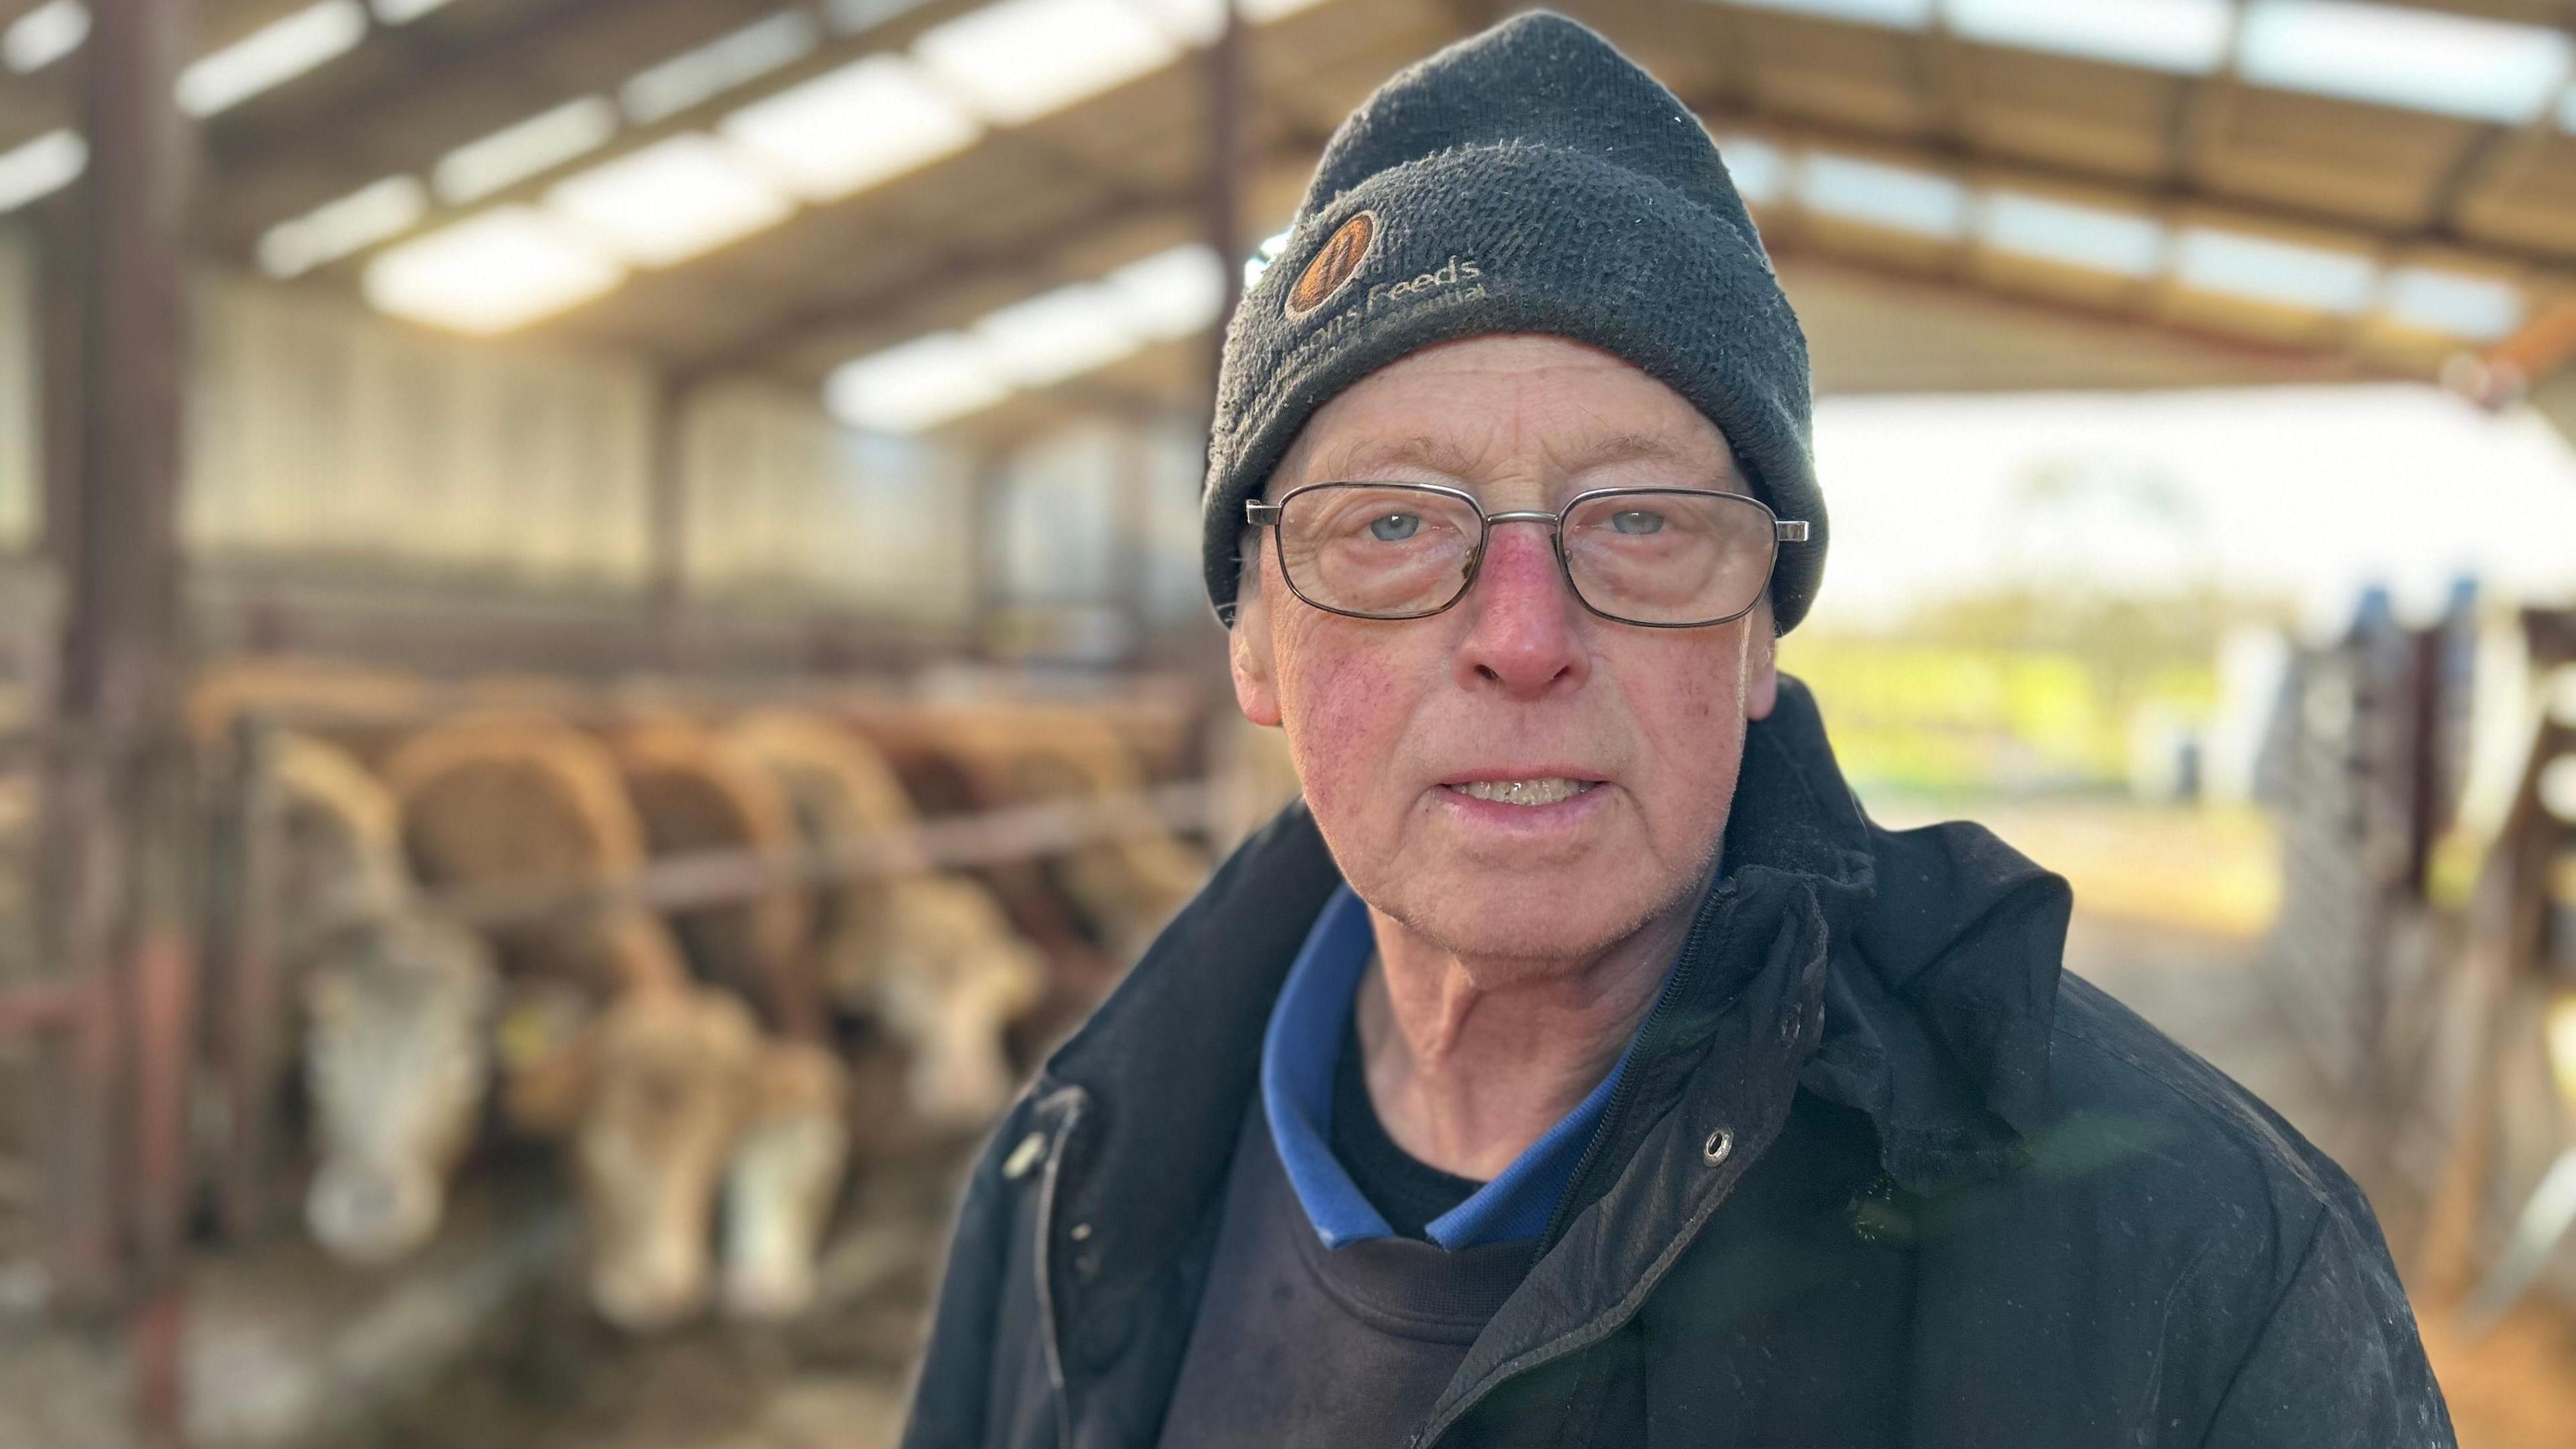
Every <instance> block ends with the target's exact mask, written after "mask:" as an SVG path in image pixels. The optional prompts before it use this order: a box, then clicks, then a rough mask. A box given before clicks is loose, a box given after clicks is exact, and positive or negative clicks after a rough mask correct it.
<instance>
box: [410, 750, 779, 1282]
mask: <svg viewBox="0 0 2576 1449" xmlns="http://www.w3.org/2000/svg"><path fill="white" fill-rule="evenodd" d="M387 774H388V776H389V777H390V778H391V780H392V782H393V784H394V787H395V789H396V791H397V793H398V794H399V795H400V797H401V799H402V801H403V812H404V834H405V838H406V841H407V843H408V845H409V848H410V854H411V857H412V859H413V861H414V862H415V863H416V865H417V867H418V869H419V870H420V872H421V874H422V876H423V877H424V878H425V879H427V880H430V881H434V882H437V883H441V884H481V885H498V884H524V883H527V882H531V881H535V882H543V881H548V880H552V881H563V882H568V883H570V882H581V881H597V880H600V879H602V878H607V877H616V876H620V875H624V874H628V873H631V872H632V871H634V870H635V869H636V868H638V867H639V866H640V865H641V864H642V863H643V861H644V858H645V841H646V834H645V828H644V825H643V823H642V822H641V821H640V820H639V819H638V818H637V815H636V813H635V810H634V807H633V805H632V804H631V803H630V802H629V800H628V797H627V795H626V792H625V784H624V779H623V777H622V776H621V773H620V771H619V768H618V764H617V761H616V759H615V757H614V756H613V755H612V754H611V753H610V752H609V751H608V749H607V748H606V747H605V746H603V745H602V744H601V743H600V742H599V741H597V740H595V739H593V738H591V737H589V736H587V735H584V734H582V733H581V732H579V731H576V730H573V729H570V728H568V727H566V726H564V725H561V724H557V723H554V722H551V721H547V720H544V719H542V718H536V717H499V716H496V717H487V718H480V719H470V720H461V721H457V722H454V723H450V724H447V725H443V726H439V727H435V728H433V729H431V730H428V731H426V732H424V733H423V734H421V735H419V736H417V737H415V738H413V739H411V740H408V741H406V742H405V743H404V744H403V745H402V746H401V747H399V748H398V749H397V750H395V752H394V754H393V757H392V760H391V762H390V763H389V765H388V767H387ZM496 938H497V940H498V941H499V942H500V944H501V946H502V949H503V952H504V959H505V961H506V962H507V963H508V964H509V966H510V967H511V968H512V976H513V978H514V980H513V982H512V988H511V989H512V995H513V996H514V998H515V1002H514V1006H513V1008H512V1010H511V1011H510V1012H509V1014H508V1017H507V1018H506V1019H505V1021H504V1022H503V1024H502V1026H501V1028H500V1030H499V1033H498V1035H499V1039H500V1042H501V1047H502V1052H503V1057H504V1067H505V1071H506V1074H507V1076H506V1085H505V1088H504V1092H505V1103H506V1106H507V1116H508V1117H509V1118H510V1120H511V1121H512V1122H513V1124H514V1125H515V1126H517V1127H518V1128H519V1129H520V1130H522V1131H528V1132H533V1133H538V1134H544V1135H552V1136H556V1137H560V1138H562V1139H563V1140H565V1142H566V1144H567V1147H568V1155H569V1157H570V1159H571V1161H572V1165H573V1173H574V1178H575V1181H576V1183H577V1185H578V1187H579V1190H580V1193H581V1198H582V1207H583V1216H584V1219H585V1221H586V1222H587V1224H588V1225H589V1228H590V1259H589V1266H588V1288H589V1296H590V1300H591V1303H592V1306H593V1307H594V1308H595V1309H596V1310H597V1311H598V1312H599V1314H600V1315H601V1317H603V1318H605V1319H607V1320H608V1321H609V1322H610V1323H612V1324H615V1325H617V1326H619V1327H621V1328H625V1329H628V1330H631V1331H637V1332H644V1331H651V1330H655V1329H659V1328H664V1327H667V1326H670V1325H672V1324H676V1323H678V1322H681V1321H683V1320H685V1319H687V1318H689V1317H691V1316H693V1315H694V1314H696V1313H697V1312H698V1311H699V1310H700V1309H701V1308H702V1307H703V1306H704V1305H705V1304H706V1302H707V1301H708V1299H709V1297H710V1296H711V1289H710V1279H711V1277H712V1274H711V1272H710V1263H709V1249H710V1246H711V1237H712V1231H713V1217H714V1211H715V1201H716V1196H717V1191H718V1186H719V1182H720V1180H721V1178H722V1175H723V1173H724V1171H725V1168H726V1165H727V1162H728V1160H729V1158H730V1156H731V1154H732V1152H733V1149H734V1147H735V1145H736V1143H737V1142H738V1141H739V1140H740V1139H741V1137H742V1135H743V1133H744V1131H745V1130H746V1128H747V1127H748V1126H749V1125H750V1123H751V1122H752V1121H753V1120H754V1115H755V1112H756V1109H757V1108H758V1106H759V1098H758V1095H757V1085H758V1082H759V1080H760V1076H761V1062H762V1056H763V1042H762V1036H761V1032H760V1030H759V1028H758V1025H757V1024H756V1023H755V1022H754V1020H753V1018H752V1014H751V1012H750V1010H749V1009H748V1008H747V1007H746V1006H745V1005H744V1004H743V1003H742V1002H741V1001H740V1000H739V999H738V998H736V997H735V996H733V995H732V994H730V993H728V992H725V991H721V990H717V989H713V988H710V987H707V986H704V985H701V984H699V983H697V982H695V981H694V980H692V978H691V977H690V975H689V972H688V969H687V965H686V962H685V960H684V957H683V953H682V951H681V948H680V946H679V944H678V943H677V941H676V940H675V939H674V938H673V937H672V935H671V932H670V930H669V929H668V927H667V926H666V925H665V923H664V922H662V921H661V920H660V919H659V918H657V917H655V916H653V915H651V914H650V913H648V912H644V911H641V910H637V909H634V908H632V907H623V906H613V907H607V908H602V909H596V910H591V911H587V912H580V913H574V914H571V915H567V916H559V917H554V918H550V919H548V920H546V921H543V922H540V923H536V924H531V925H524V926H519V927H514V928H512V929H509V930H507V931H502V932H499V933H497V937H496Z"/></svg>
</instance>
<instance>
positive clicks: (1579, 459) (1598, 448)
mask: <svg viewBox="0 0 2576 1449" xmlns="http://www.w3.org/2000/svg"><path fill="white" fill-rule="evenodd" d="M1720 452H1721V454H1722V456H1723V457H1724V459H1725V462H1726V476H1727V477H1730V478H1733V477H1736V476H1737V473H1738V470H1737V468H1736V466H1735V452H1734V450H1733V449H1731V448H1728V449H1721V450H1720ZM1559 461H1560V462H1561V463H1563V464H1564V465H1565V466H1567V467H1570V468H1584V469H1588V468H1607V467H1614V466H1616V465H1618V464H1621V463H1679V464H1683V465H1686V466H1693V467H1696V466H1698V465H1699V464H1701V463H1702V462H1704V461H1705V459H1704V456H1703V455H1702V453H1701V452H1700V450H1699V449H1697V448H1682V447H1676V446H1674V444H1673V442H1672V440H1671V439H1669V438H1660V437H1656V436H1654V435H1652V434H1649V433H1613V434H1611V435H1610V436H1609V437H1606V438H1603V439H1601V440H1600V441H1599V442H1596V443H1592V444H1590V445H1588V446H1585V447H1581V448H1571V449H1568V450H1566V451H1565V452H1564V453H1563V454H1562V455H1560V458H1559Z"/></svg>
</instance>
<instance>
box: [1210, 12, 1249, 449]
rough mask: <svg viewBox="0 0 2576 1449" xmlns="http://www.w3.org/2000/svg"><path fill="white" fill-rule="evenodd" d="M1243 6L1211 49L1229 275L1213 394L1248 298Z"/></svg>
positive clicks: (1213, 133) (1214, 149)
mask: <svg viewBox="0 0 2576 1449" xmlns="http://www.w3.org/2000/svg"><path fill="white" fill-rule="evenodd" d="M1247 39H1248V37H1247V36H1246V34H1245V27H1244V24H1243V12H1242V7H1241V6H1240V5H1239V4H1238V3H1236V0H1226V6H1225V26H1224V28H1223V29H1221V30H1219V31H1218V32H1217V36H1216V43H1215V44H1213V45H1211V46H1209V47H1208V53H1207V90H1208V96H1207V108H1208V109H1207V117H1208V147H1207V221H1206V227H1207V243H1208V245H1209V246H1210V247H1212V248H1214V249H1215V250H1216V259H1217V265H1218V266H1219V267H1220V268H1221V269H1222V270H1223V271H1224V274H1225V306H1224V307H1223V308H1222V309H1220V310H1219V311H1218V313H1217V326H1216V332H1215V335H1214V336H1213V337H1212V338H1211V339H1210V340H1209V343H1208V396H1210V397H1211V398H1213V397H1214V396H1215V395H1216V376H1217V368H1218V364H1219V362H1220V361H1221V360H1222V358H1223V356H1224V352H1225V327H1226V323H1227V322H1228V321H1229V320H1230V319H1231V318H1232V317H1233V316H1234V308H1235V304H1236V303H1238V302H1240V301H1242V300H1243V160H1244V157H1245V156H1246V155H1247V154H1248V153H1249V148H1248V147H1247V146H1246V145H1245V139H1246V137H1247V136H1248V135H1249V133H1250V131H1251V122H1252V119H1253V117H1252V100H1253V97H1252V86H1251V74H1252V72H1251V68H1250V66H1249V65H1247V64H1246V56H1245V49H1246V42H1247Z"/></svg>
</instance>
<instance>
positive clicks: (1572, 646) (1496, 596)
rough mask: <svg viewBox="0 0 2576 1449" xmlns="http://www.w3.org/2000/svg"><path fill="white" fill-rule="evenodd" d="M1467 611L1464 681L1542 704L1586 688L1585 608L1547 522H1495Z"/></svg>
mask: <svg viewBox="0 0 2576 1449" xmlns="http://www.w3.org/2000/svg"><path fill="white" fill-rule="evenodd" d="M1461 606H1462V607H1463V608H1465V609H1467V610H1468V611H1469V618H1470V620H1471V622H1470V624H1469V626H1468V630H1467V636H1466V639H1465V641H1464V642H1463V643H1462V645H1461V646H1460V648H1459V650H1458V671H1459V682H1460V683H1461V684H1465V685H1468V686H1470V687H1473V686H1476V685H1480V684H1499V685H1501V686H1502V687H1503V691H1504V692H1505V693H1506V694H1509V695H1510V696H1511V697H1513V698H1515V699H1539V698H1542V697H1544V696H1546V695H1548V694H1550V693H1552V692H1554V691H1557V690H1562V689H1571V688H1573V687H1575V686H1576V685H1579V684H1581V683H1582V681H1583V677H1584V675H1585V674H1586V673H1587V672H1588V671H1589V668H1590V666H1589V662H1588V656H1587V655H1586V654H1585V652H1584V648H1583V637H1582V633H1581V626H1580V622H1579V620H1578V619H1577V617H1576V616H1577V615H1579V614H1580V613H1581V612H1582V611H1583V605H1582V602H1581V601H1580V600H1578V599H1576V598H1575V597H1574V592H1573V590H1572V589H1570V588H1568V587H1567V586H1566V582H1565V575H1564V573H1563V571H1562V570H1560V569H1559V568H1558V567H1557V562H1556V546H1555V539H1554V537H1553V535H1552V534H1550V532H1549V531H1548V529H1547V527H1546V526H1545V525H1543V524H1532V523H1498V524H1495V525H1493V527H1492V531H1491V532H1490V533H1488V534H1487V536H1486V539H1485V559H1484V563H1483V564H1482V565H1481V566H1480V567H1479V568H1478V569H1477V571H1476V584H1475V587H1474V588H1472V589H1470V590H1469V591H1468V594H1467V597H1466V599H1465V600H1464V601H1462V605H1461Z"/></svg>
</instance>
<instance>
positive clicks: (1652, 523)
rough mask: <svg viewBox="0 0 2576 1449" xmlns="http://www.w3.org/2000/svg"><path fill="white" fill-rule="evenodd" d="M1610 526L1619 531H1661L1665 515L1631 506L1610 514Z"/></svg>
mask: <svg viewBox="0 0 2576 1449" xmlns="http://www.w3.org/2000/svg"><path fill="white" fill-rule="evenodd" d="M1610 527H1611V529H1612V530H1613V531H1615V532H1618V533H1661V532H1663V531H1664V516H1663V515H1662V514H1660V513H1654V512H1650V511H1648V510H1646V509H1643V508H1631V509H1627V510H1625V511H1623V512H1619V513H1613V514H1611V515H1610Z"/></svg>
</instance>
